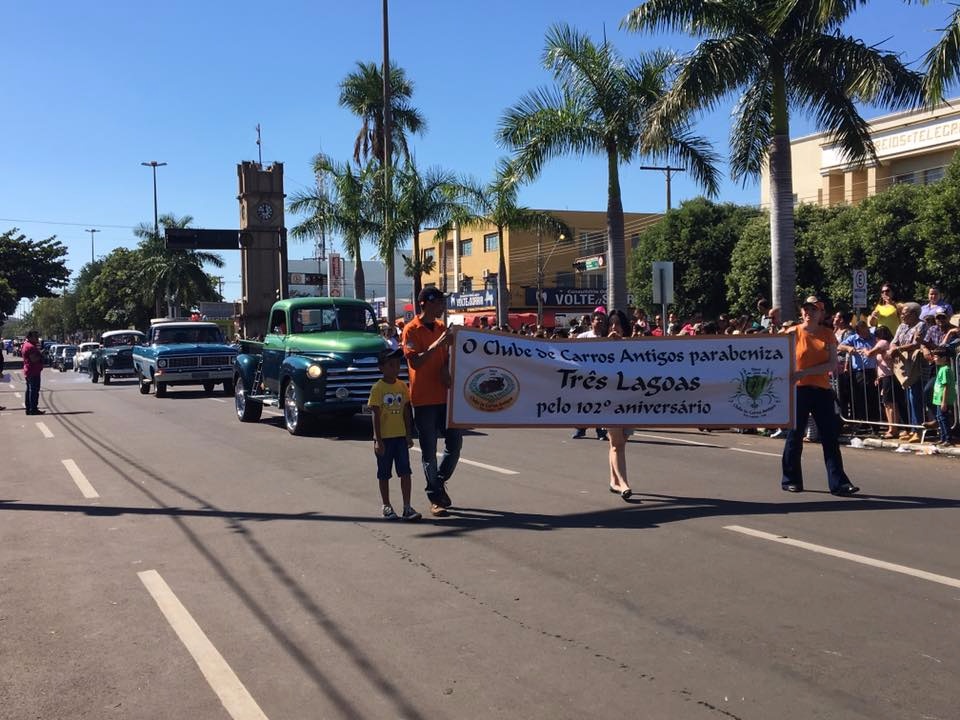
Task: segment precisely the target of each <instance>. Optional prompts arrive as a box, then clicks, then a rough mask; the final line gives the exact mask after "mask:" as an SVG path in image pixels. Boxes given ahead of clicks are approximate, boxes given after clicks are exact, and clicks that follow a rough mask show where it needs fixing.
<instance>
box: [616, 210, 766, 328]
mask: <svg viewBox="0 0 960 720" xmlns="http://www.w3.org/2000/svg"><path fill="white" fill-rule="evenodd" d="M759 214H760V212H759V211H758V210H756V209H755V208H752V207H748V206H745V205H734V204H733V203H723V204H718V203H714V202H711V201H710V200H707V199H706V198H697V199H695V200H688V201H686V202H684V203H682V204H681V205H680V207H679V208H677V209H676V210H671V211H670V212H669V213H667V214H666V216H665V217H664V218H663V219H662V220H661V221H660V222H658V223H656V224H655V225H653V226H652V227H650V228H648V229H647V230H645V231H644V232H643V233H641V234H640V237H639V240H638V243H637V246H636V248H635V249H634V251H633V255H632V264H631V269H630V275H629V281H630V291H631V292H632V293H633V296H634V298H636V299H637V305H639V306H644V305H646V304H647V303H649V302H650V299H651V297H652V294H653V277H652V263H654V262H656V261H661V260H671V261H673V264H674V265H673V277H674V298H675V302H674V307H675V309H676V310H677V312H678V313H680V315H681V316H682V317H690V316H692V315H693V314H694V313H697V312H702V313H703V314H704V316H705V317H716V316H717V315H718V314H720V313H722V312H726V311H727V309H728V304H727V284H726V277H727V273H728V271H729V269H730V256H731V254H732V252H733V249H734V247H736V244H737V241H738V240H739V237H740V231H741V229H742V228H743V226H744V224H745V223H746V222H747V221H748V220H750V219H752V218H755V217H757V216H758V215H759Z"/></svg>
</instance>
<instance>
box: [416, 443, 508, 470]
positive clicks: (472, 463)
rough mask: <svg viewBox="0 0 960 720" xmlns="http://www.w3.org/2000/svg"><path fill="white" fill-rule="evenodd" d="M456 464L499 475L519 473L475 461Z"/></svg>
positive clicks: (417, 449) (465, 460) (418, 450)
mask: <svg viewBox="0 0 960 720" xmlns="http://www.w3.org/2000/svg"><path fill="white" fill-rule="evenodd" d="M411 450H416V451H417V452H422V451H421V450H420V448H418V447H417V446H416V445H414V446H413V447H412V448H411ZM457 462H461V463H463V464H464V465H473V466H474V467H478V468H483V469H484V470H490V471H491V472H495V473H500V474H501V475H519V474H520V473H519V472H517V471H516V470H508V469H507V468H502V467H497V466H496V465H487V464H486V463H482V462H477V461H476V460H467V459H466V458H460V459H459V460H458V461H457Z"/></svg>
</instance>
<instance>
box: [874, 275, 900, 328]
mask: <svg viewBox="0 0 960 720" xmlns="http://www.w3.org/2000/svg"><path fill="white" fill-rule="evenodd" d="M867 323H868V324H869V325H870V327H877V326H878V325H883V326H884V327H885V328H887V329H888V330H889V331H890V336H891V337H892V336H894V335H896V334H897V328H898V327H899V326H900V314H899V312H898V309H897V301H896V297H894V294H893V285H891V284H890V283H888V282H885V283H881V284H880V301H879V302H878V303H877V306H876V307H875V308H874V309H873V312H872V313H870V316H869V317H868V318H867Z"/></svg>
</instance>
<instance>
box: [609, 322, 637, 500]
mask: <svg viewBox="0 0 960 720" xmlns="http://www.w3.org/2000/svg"><path fill="white" fill-rule="evenodd" d="M607 318H608V325H607V337H608V338H628V337H630V323H629V321H628V320H627V315H626V313H624V312H623V311H622V310H611V311H610V312H609V313H608V314H607ZM629 432H630V431H629V430H628V429H627V428H622V427H612V428H607V439H608V440H609V441H610V452H609V458H610V492H612V493H616V494H617V495H619V496H620V497H622V498H623V499H624V500H629V499H630V496H631V495H633V490H631V489H630V483H628V482H627V435H628V434H629Z"/></svg>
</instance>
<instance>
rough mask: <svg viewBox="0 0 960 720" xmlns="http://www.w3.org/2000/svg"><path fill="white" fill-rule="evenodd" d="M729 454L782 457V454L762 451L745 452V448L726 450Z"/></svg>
mask: <svg viewBox="0 0 960 720" xmlns="http://www.w3.org/2000/svg"><path fill="white" fill-rule="evenodd" d="M727 450H729V451H730V452H739V453H747V454H748V455H766V456H767V457H776V458H778V457H782V456H783V453H772V452H764V451H763V450H747V449H746V448H735V447H732V448H727Z"/></svg>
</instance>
